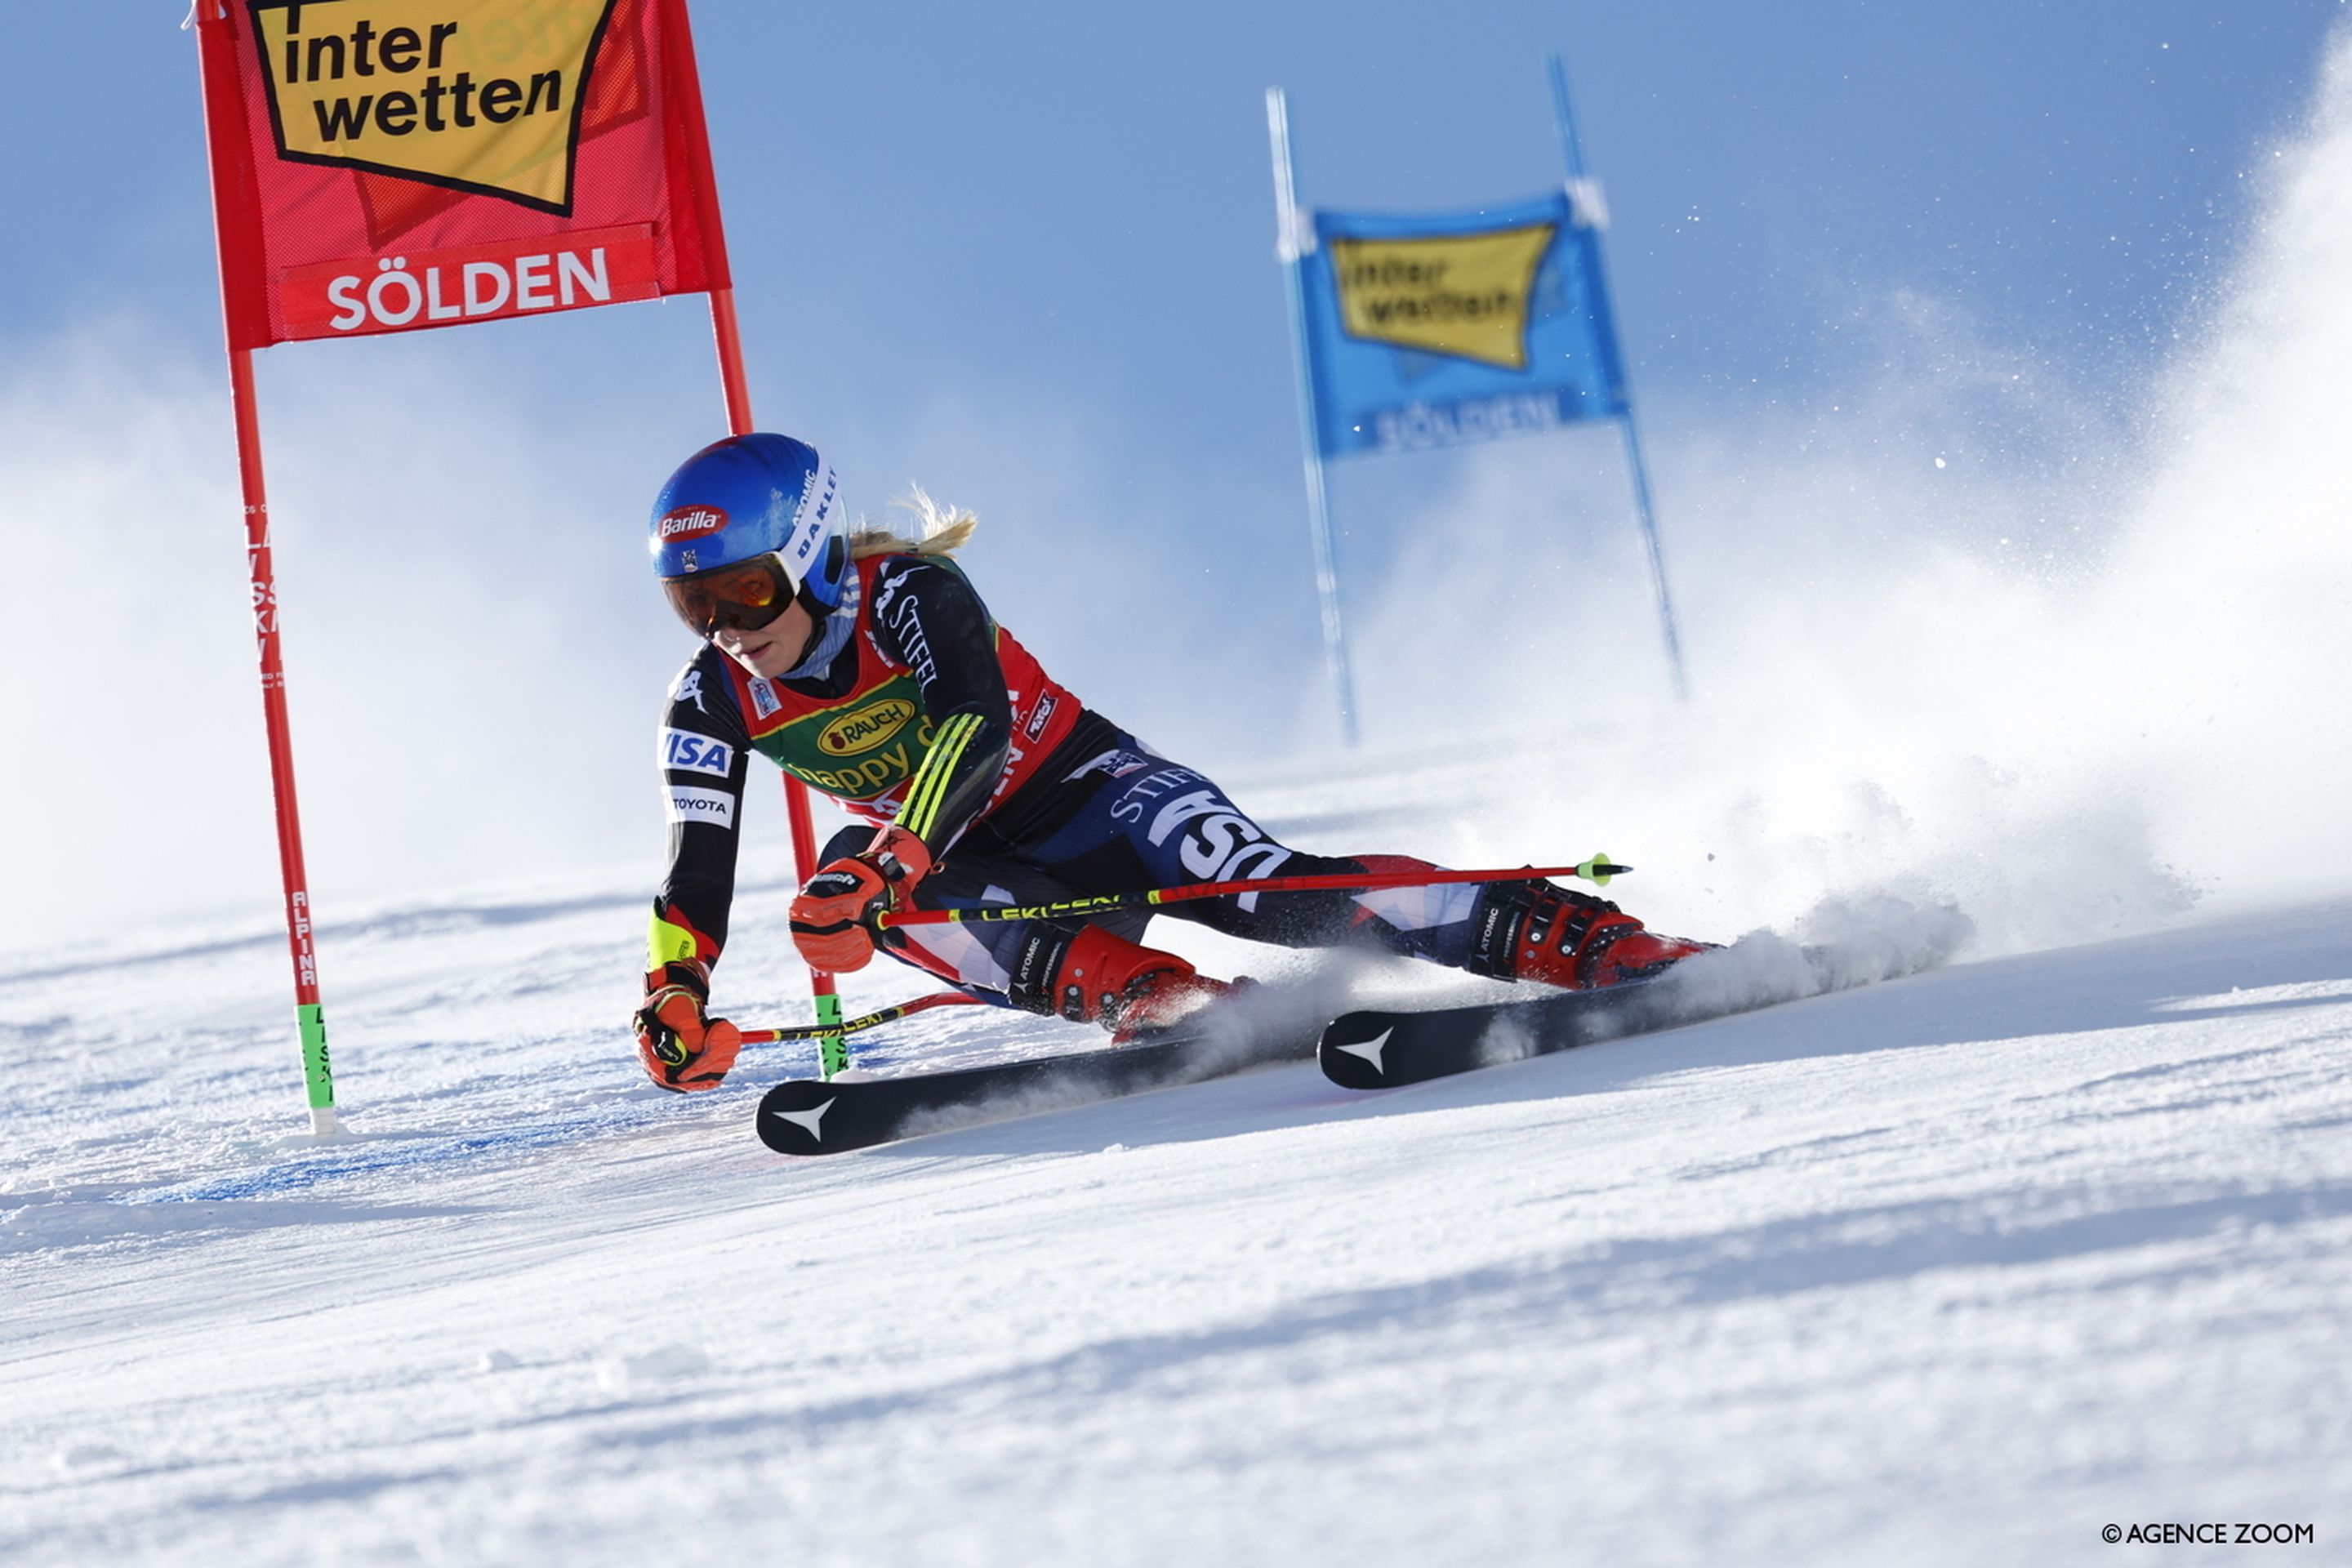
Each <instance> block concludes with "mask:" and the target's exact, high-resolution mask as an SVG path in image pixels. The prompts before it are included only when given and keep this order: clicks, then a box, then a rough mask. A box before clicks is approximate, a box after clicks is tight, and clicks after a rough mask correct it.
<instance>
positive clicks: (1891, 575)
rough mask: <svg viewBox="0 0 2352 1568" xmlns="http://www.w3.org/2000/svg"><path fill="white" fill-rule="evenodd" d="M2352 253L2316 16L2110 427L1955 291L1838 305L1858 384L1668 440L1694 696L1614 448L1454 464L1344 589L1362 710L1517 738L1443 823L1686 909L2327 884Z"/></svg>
mask: <svg viewBox="0 0 2352 1568" xmlns="http://www.w3.org/2000/svg"><path fill="white" fill-rule="evenodd" d="M2347 269H2352V44H2342V43H2339V46H2338V47H2337V48H2336V51H2335V52H2334V54H2333V55H2332V56H2331V58H2330V61H2329V64H2328V68H2327V69H2326V73H2325V79H2324V80H2323V83H2322V85H2321V88H2320V91H2319V103H2318V107H2317V110H2316V112H2315V115H2314V117H2313V122H2312V125H2311V127H2310V129H2309V130H2308V132H2306V134H2305V137H2304V139H2303V140H2302V142H2300V144H2299V145H2298V146H2296V147H2294V149H2292V150H2290V151H2289V152H2288V153H2287V154H2286V156H2285V157H2284V159H2282V160H2281V161H2280V162H2279V165H2278V169H2277V174H2276V179H2275V184H2274V189H2273V191H2272V193H2271V195H2270V197H2269V200H2268V201H2267V203H2266V204H2265V206H2264V208H2263V213H2262V215H2261V218H2260V221H2259V224H2258V226H2257V228H2256V230H2255V232H2254V233H2253V235H2252V237H2251V239H2250V241H2249V243H2248V246H2247V248H2246V251H2245V254H2244V256H2243V257H2242V260H2241V262H2240V264H2239V267H2238V268H2237V270H2236V274H2235V276H2234V278H2233V279H2232V282H2231V286H2230V287H2229V288H2228V289H2226V290H2225V291H2224V293H2223V298H2224V300H2225V301H2226V302H2225V304H2224V307H2223V308H2222V309H2221V312H2220V313H2219V314H2218V315H2217V317H2216V318H2215V319H2214V320H2213V321H2211V322H2210V323H2209V324H2208V325H2207V326H2206V328H2205V330H2204V331H2203V332H2202V333H2201V334H2200V335H2199V336H2197V337H2195V338H2193V339H2192V341H2191V342H2190V344H2189V346H2188V347H2187V348H2185V349H2184V351H2183V352H2182V353H2181V354H2180V355H2179V358H2178V360H2177V363H2174V364H2173V365H2171V366H2170V367H2168V370H2167V371H2166V372H2165V374H2163V375H2162V376H2161V377H2160V378H2159V379H2158V383H2157V384H2156V385H2154V386H2153V387H2151V388H2149V389H2147V394H2146V397H2145V402H2144V404H2143V405H2141V406H2139V407H2137V408H2133V409H2129V410H2126V414H2127V416H2128V418H2117V417H2110V416H2107V415H2106V414H2105V413H2103V412H2102V411H2101V408H2100V405H2099V404H2098V402H2097V401H2096V400H2095V399H2092V398H2088V397H2085V396H2084V395H2081V394H2079V393H2077V392H2076V391H2075V390H2074V389H2073V388H2072V387H2070V386H2069V385H2068V384H2067V383H2066V381H2065V380H2064V378H2063V377H2062V376H2060V375H2059V374H2056V373H2055V372H2053V370H2052V369H2051V367H2050V366H2049V364H2048V363H2047V362H2046V358H2045V356H2043V355H2042V354H2040V353H2036V352H2035V351H2034V350H2033V349H2032V346H2031V345H2007V344H2003V343H2001V342H1999V341H1998V340H1997V339H1996V338H1994V337H1992V336H1991V335H1990V334H1988V333H1986V332H1984V331H1981V330H1980V329H1978V328H1976V327H1973V326H1971V324H1970V323H1969V322H1968V321H1966V320H1965V318H1963V317H1962V316H1960V315H1959V314H1958V313H1957V312H1955V311H1953V310H1949V309H1948V308H1944V307H1939V306H1937V305H1936V304H1935V303H1934V302H1932V301H1927V300H1921V299H1919V298H1917V297H1916V296H1911V295H1902V294H1895V295H1891V296H1890V297H1889V298H1888V299H1887V300H1886V302H1885V304H1883V305H1881V306H1878V307H1875V308H1871V309H1866V310H1862V311H1861V312H1860V314H1861V316H1862V317H1863V318H1864V322H1865V326H1866V331H1864V332H1863V333H1861V334H1860V336H1861V339H1862V342H1863V344H1864V353H1865V354H1866V355H1867V356H1868V357H1869V359H1870V360H1871V362H1872V363H1873V365H1874V369H1873V370H1871V371H1870V372H1869V373H1868V374H1858V375H1856V376H1855V377H1854V378H1853V380H1852V381H1850V382H1849V383H1848V384H1847V389H1846V390H1845V391H1843V392H1842V393H1839V394H1836V395H1831V396H1828V397H1824V398H1822V399H1821V400H1820V401H1818V402H1816V403H1813V404H1811V405H1807V406H1804V407H1801V408H1765V409H1763V410H1760V411H1758V412H1756V413H1753V414H1750V415H1748V416H1743V417H1739V418H1736V419H1733V420H1730V421H1726V422H1723V423H1720V424H1718V425H1717V426H1713V427H1711V428H1709V429H1707V430H1706V431H1705V432H1704V433H1703V434H1700V435H1697V436H1685V437H1682V438H1679V439H1673V440H1669V441H1667V442H1665V443H1664V444H1663V445H1662V448H1661V450H1660V451H1659V452H1658V454H1657V456H1656V458H1655V461H1656V465H1657V467H1658V468H1659V469H1660V471H1661V473H1662V474H1663V475H1664V476H1665V478H1664V482H1663V483H1662V485H1661V490H1662V495H1663V498H1664V509H1665V525H1666V530H1667V534H1668V548H1669V554H1670V562H1671V567H1672V570H1673V573H1674V576H1675V592H1676V595H1677V597H1678V599H1679V602H1680V607H1681V610H1682V616H1683V626H1684V631H1685V639H1686V642H1687V645H1688V648H1689V657H1690V663H1691V668H1692V672H1693V680H1694V684H1695V687H1696V697H1695V700H1694V701H1693V702H1692V703H1691V705H1690V706H1689V707H1688V709H1686V710H1684V709H1678V708H1677V707H1676V706H1675V703H1674V702H1673V700H1672V699H1671V697H1670V695H1669V694H1668V690H1667V686H1666V681H1665V678H1664V666H1663V658H1662V655H1661V653H1660V647H1659V637H1658V633H1657V630H1656V623H1655V618H1654V613H1653V610H1652V606H1651V603H1650V598H1649V587H1648V581H1647V576H1646V572H1645V569H1644V566H1643V562H1642V559H1641V556H1640V552H1639V549H1638V544H1637V542H1636V539H1635V536H1634V533H1633V527H1632V524H1631V521H1630V517H1629V508H1628V507H1627V505H1626V502H1625V501H1624V500H1623V496H1624V490H1623V488H1622V478H1621V477H1620V475H1619V474H1618V473H1617V472H1616V471H1614V469H1613V468H1610V467H1609V466H1608V465H1605V464H1604V465H1596V464H1595V463H1594V461H1593V459H1592V456H1591V449H1590V448H1587V449H1585V450H1583V451H1575V450H1570V449H1568V444H1565V443H1561V444H1546V445H1545V446H1543V447H1538V446H1537V445H1536V444H1529V446H1530V447H1532V448H1533V449H1531V450H1528V451H1519V452H1513V453H1510V454H1508V455H1504V454H1500V453H1496V454H1494V455H1491V456H1487V455H1482V456H1481V457H1480V458H1477V459H1475V460H1473V461H1471V462H1470V463H1468V464H1466V465H1465V476H1464V480H1463V483H1462V486H1461V489H1460V490H1459V492H1458V493H1457V495H1456V496H1454V498H1453V499H1452V500H1451V501H1450V502H1449V504H1447V505H1446V506H1445V507H1444V508H1443V509H1442V510H1440V511H1439V512H1437V513H1436V514H1435V515H1433V516H1431V517H1429V518H1426V519H1424V520H1423V521H1422V522H1421V523H1420V525H1419V526H1418V528H1417V529H1416V530H1414V531H1413V540H1414V542H1412V544H1411V545H1410V546H1409V547H1408V552H1407V553H1406V555H1405V556H1404V558H1403V559H1402V561H1401V562H1400V563H1399V565H1398V567H1397V569H1396V571H1395V572H1394V574H1392V576H1391V579H1390V580H1389V582H1388V583H1387V584H1386V585H1385V587H1384V589H1383V590H1382V592H1381V595H1379V596H1378V598H1377V600H1376V602H1375V605H1374V607H1373V608H1372V609H1371V611H1370V614H1369V615H1367V616H1365V617H1364V620H1365V625H1364V628H1363V636H1362V637H1361V638H1360V644H1359V646H1360V649H1361V650H1362V655H1361V658H1362V665H1363V672H1364V679H1363V686H1364V689H1365V690H1366V692H1367V693H1368V695H1369V698H1370V701H1369V703H1368V706H1369V707H1370V709H1371V712H1372V721H1373V723H1372V728H1373V731H1374V733H1375V735H1376V737H1377V738H1379V739H1381V741H1383V742H1387V743H1394V742H1398V741H1399V740H1401V739H1402V738H1403V737H1404V736H1406V735H1410V734H1412V733H1414V732H1415V731H1417V730H1426V731H1430V732H1433V734H1435V735H1438V736H1445V735H1465V734H1475V735H1478V736H1480V737H1482V738H1483V737H1491V736H1493V735H1494V734H1495V733H1496V731H1509V732H1510V733H1512V734H1515V735H1516V736H1517V737H1519V738H1520V739H1521V740H1522V741H1523V742H1525V746H1526V751H1525V752H1523V753H1522V754H1518V755H1512V756H1506V757H1503V758H1499V759H1496V761H1495V762H1494V763H1492V765H1491V767H1490V769H1489V772H1490V773H1491V774H1492V781H1491V782H1492V790H1493V793H1494V794H1495V795H1496V796H1497V797H1499V798H1502V799H1507V800H1509V801H1511V802H1513V803H1515V804H1514V805H1513V807H1512V808H1510V809H1509V810H1508V811H1507V815H1504V816H1498V817H1496V818H1495V819H1493V820H1492V822H1491V823H1490V824H1486V825H1482V828H1481V829H1480V830H1477V831H1473V832H1470V833H1467V834H1465V835H1464V836H1463V837H1464V838H1465V840H1466V842H1462V843H1461V844H1460V845H1459V847H1456V848H1455V849H1454V852H1455V853H1457V854H1463V855H1467V854H1472V853H1488V854H1501V855H1506V856H1509V855H1518V854H1523V853H1526V852H1527V848H1526V847H1525V846H1526V841H1527V840H1528V838H1529V837H1537V838H1538V839H1539V840H1541V841H1542V842H1541V844H1540V846H1539V847H1538V852H1539V853H1541V852H1547V851H1550V850H1558V851H1561V852H1567V851H1574V852H1575V853H1577V854H1581V853H1583V852H1585V850H1586V849H1587V848H1588V847H1589V845H1590V844H1591V843H1592V842H1595V841H1599V842H1603V843H1606V844H1607V845H1608V846H1609V847H1611V848H1612V849H1613V850H1615V851H1616V852H1618V853H1619V854H1620V855H1622V857H1623V858H1627V859H1629V860H1633V861H1636V862H1638V863H1640V864H1642V865H1643V868H1644V871H1645V875H1644V876H1643V878H1642V879H1641V880H1640V882H1639V885H1638V890H1636V886H1635V884H1633V883H1630V882H1629V883H1625V884H1621V886H1620V888H1619V889H1616V891H1618V892H1619V893H1621V894H1622V897H1624V899H1625V900H1626V901H1627V902H1628V903H1629V905H1630V906H1631V907H1633V908H1634V909H1636V910H1637V911H1638V912H1641V913H1643V914H1645V915H1650V916H1653V917H1654V919H1655V921H1656V923H1660V924H1662V925H1671V926H1674V927H1675V928H1676V929H1685V930H1692V931H1698V932H1700V933H1702V934H1709V935H1719V934H1724V933H1726V932H1728V931H1738V930H1739V929H1741V928H1742V927H1744V926H1746V925H1748V924H1750V923H1754V922H1759V921H1787V920H1788V919H1790V917H1791V916H1793V915H1794V914H1796V913H1797V912H1798V911H1800V910H1802V909H1804V908H1806V907H1808V906H1809V905H1811V904H1812V903H1813V902H1814V901H1815V900H1817V899H1818V898H1820V897H1822V896H1823V895H1824V894H1829V893H1834V892H1838V891H1842V890H1854V889H1887V890H1893V891H1897V892H1902V893H1905V894H1906V895H1909V896H1915V897H1921V898H1928V899H1934V898H1945V897H1951V898H1957V899H1958V900H1959V901H1960V903H1961V905H1962V907H1963V908H1965V909H1966V910H1968V912H1969V914H1970V915H1971V916H1972V917H1974V918H1975V920H1976V921H1977V923H1978V925H1979V929H1980V931H1981V933H1982V937H1983V941H1984V942H1985V944H1986V945H1987V946H1989V947H1990V948H1993V949H2002V948H2014V947H2020V946H2029V945H2035V944H2040V943H2046V942H2061V941H2068V940H2081V939H2086V938H2091V937H2095V936H2099V935H2105V934H2109V933H2113V932H2116V931H2126V930H2130V929H2135V928H2137V927H2142V926H2145V925H2147V924H2149V923H2151V922H2155V921H2161V920H2163V919H2166V918H2168V917H2169V916H2172V915H2175V914H2177V913H2179V911H2181V910H2184V909H2186V908H2188V907H2189V905H2190V904H2191V902H2192V901H2194V900H2195V899H2196V898H2198V897H2199V896H2200V895H2209V894H2210V895H2213V896H2219V897H2226V898H2233V899H2249V900H2251V899H2261V898H2273V897H2280V896H2285V895H2289V894H2293V893H2297V892H2305V891H2313V890H2316V889H2321V888H2328V887H2341V886H2343V885H2345V883H2346V882H2347V880H2352V873H2347V870H2346V869H2345V866H2346V860H2345V857H2346V856H2347V853H2352V810H2347V807H2346V805H2344V804H2343V803H2344V801H2345V799H2346V798H2347V787H2346V779H2347V769H2352V704H2347V702H2345V701H2344V700H2342V699H2341V698H2340V696H2338V695H2337V694H2336V692H2335V691H2334V690H2333V688H2334V687H2335V686H2336V685H2338V684H2340V683H2341V680H2342V678H2343V677H2344V675H2345V674H2346V672H2347V669H2352V500H2347V497H2352V444H2347V442H2346V441H2345V440H2344V438H2343V437H2342V435H2341V424H2342V417H2341V414H2340V409H2341V407H2342V405H2343V395H2344V388H2345V383H2346V381H2347V372H2346V370H2345V368H2344V367H2345V366H2346V365H2347V364H2352V296H2347V294H2346V293H2345V291H2344V290H2343V289H2342V288H2341V287H2340V284H2339V280H2340V279H2342V278H2343V277H2345V276H2346V275H2347ZM1547 448H1548V449H1547ZM1612 455H1613V454H1612ZM1569 519H1573V520H1577V521H1574V522H1573V523H1570V525H1568V526H1563V520H1569ZM1449 634H1450V639H1451V640H1449ZM1651 872H1664V875H1663V876H1652V875H1649V874H1647V873H1651Z"/></svg>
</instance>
